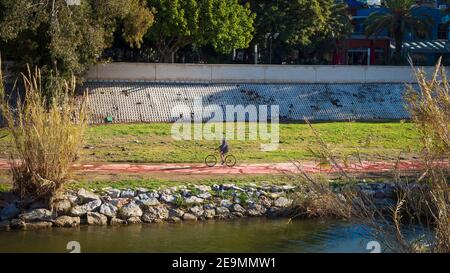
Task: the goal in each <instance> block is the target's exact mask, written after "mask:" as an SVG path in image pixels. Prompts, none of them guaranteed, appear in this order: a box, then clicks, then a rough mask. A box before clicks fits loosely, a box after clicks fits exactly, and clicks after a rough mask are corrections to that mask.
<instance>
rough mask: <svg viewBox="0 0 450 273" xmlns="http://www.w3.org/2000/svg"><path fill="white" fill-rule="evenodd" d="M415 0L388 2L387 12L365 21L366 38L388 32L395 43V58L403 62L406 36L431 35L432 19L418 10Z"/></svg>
mask: <svg viewBox="0 0 450 273" xmlns="http://www.w3.org/2000/svg"><path fill="white" fill-rule="evenodd" d="M415 4H416V1H415V0H386V1H385V7H386V8H387V11H378V12H374V13H372V14H370V15H369V17H367V19H366V21H365V26H366V29H365V32H366V36H367V37H370V36H372V35H378V34H380V33H382V32H384V31H387V32H388V35H390V37H391V38H393V39H394V41H395V52H394V57H395V59H396V60H397V61H400V60H401V55H402V47H403V41H404V38H405V36H406V34H409V33H412V34H413V35H414V36H415V37H424V36H427V35H428V34H429V29H430V28H431V25H432V19H431V18H430V17H429V16H427V15H426V14H425V13H423V12H420V10H418V8H419V7H418V6H417V5H415Z"/></svg>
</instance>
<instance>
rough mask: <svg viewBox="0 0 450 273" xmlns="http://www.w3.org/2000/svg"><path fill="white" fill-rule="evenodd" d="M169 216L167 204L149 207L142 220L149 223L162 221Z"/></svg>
mask: <svg viewBox="0 0 450 273" xmlns="http://www.w3.org/2000/svg"><path fill="white" fill-rule="evenodd" d="M167 218H169V210H168V209H167V208H166V207H165V206H157V207H149V208H148V209H147V210H146V211H145V213H144V215H142V221H144V222H147V223H152V222H161V221H163V220H167Z"/></svg>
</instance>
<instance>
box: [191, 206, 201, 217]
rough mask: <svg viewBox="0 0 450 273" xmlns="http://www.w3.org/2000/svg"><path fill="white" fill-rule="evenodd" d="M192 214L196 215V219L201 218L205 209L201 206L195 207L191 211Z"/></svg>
mask: <svg viewBox="0 0 450 273" xmlns="http://www.w3.org/2000/svg"><path fill="white" fill-rule="evenodd" d="M189 211H190V213H192V214H193V215H195V217H201V216H202V215H203V212H204V211H203V208H202V207H200V206H194V207H192V208H190V209H189Z"/></svg>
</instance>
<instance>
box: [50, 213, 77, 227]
mask: <svg viewBox="0 0 450 273" xmlns="http://www.w3.org/2000/svg"><path fill="white" fill-rule="evenodd" d="M80 222H81V221H80V217H71V216H66V215H64V216H60V217H58V218H56V220H55V221H53V224H54V225H55V226H56V227H77V226H79V225H80Z"/></svg>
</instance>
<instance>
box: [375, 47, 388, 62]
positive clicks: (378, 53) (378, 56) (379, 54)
mask: <svg viewBox="0 0 450 273" xmlns="http://www.w3.org/2000/svg"><path fill="white" fill-rule="evenodd" d="M375 64H376V65H380V64H386V56H385V54H384V48H376V49H375Z"/></svg>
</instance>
